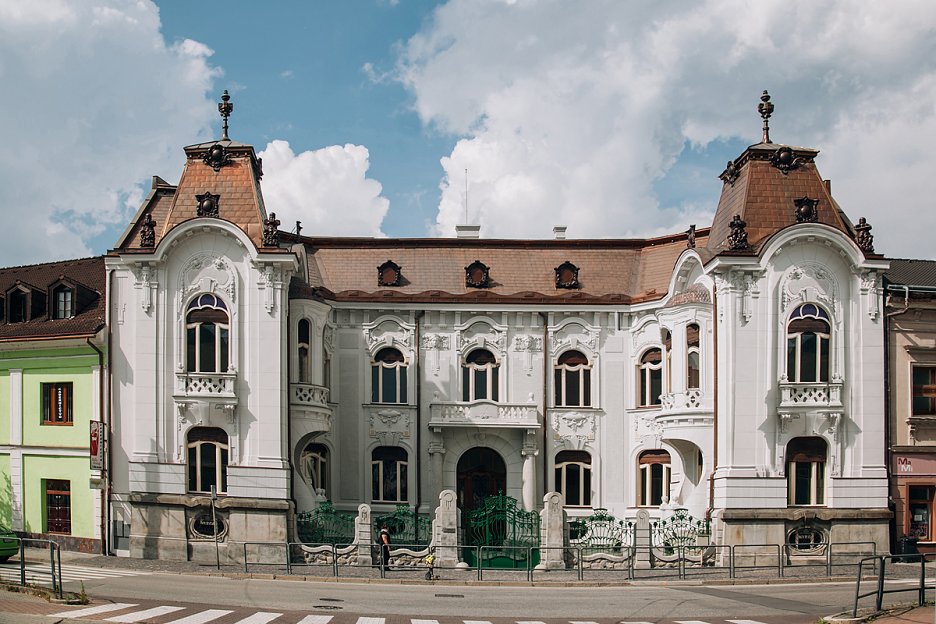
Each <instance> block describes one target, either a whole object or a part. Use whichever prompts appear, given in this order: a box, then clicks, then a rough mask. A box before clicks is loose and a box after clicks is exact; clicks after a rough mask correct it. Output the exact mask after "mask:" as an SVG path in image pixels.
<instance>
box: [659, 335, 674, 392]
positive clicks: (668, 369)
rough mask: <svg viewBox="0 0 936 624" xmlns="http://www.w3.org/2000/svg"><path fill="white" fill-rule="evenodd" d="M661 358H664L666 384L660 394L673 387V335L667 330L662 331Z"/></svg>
mask: <svg viewBox="0 0 936 624" xmlns="http://www.w3.org/2000/svg"><path fill="white" fill-rule="evenodd" d="M663 356H664V357H665V358H666V366H665V367H664V372H665V373H666V384H665V385H664V386H663V388H661V389H660V392H661V393H662V392H664V391H665V392H669V391H670V388H672V387H673V333H672V332H671V331H670V330H668V329H664V330H663Z"/></svg>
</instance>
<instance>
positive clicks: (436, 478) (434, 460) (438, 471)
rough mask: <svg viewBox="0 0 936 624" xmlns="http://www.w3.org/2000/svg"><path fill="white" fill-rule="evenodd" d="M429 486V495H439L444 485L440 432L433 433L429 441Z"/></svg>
mask: <svg viewBox="0 0 936 624" xmlns="http://www.w3.org/2000/svg"><path fill="white" fill-rule="evenodd" d="M427 450H428V451H429V472H430V474H429V487H431V488H432V491H431V492H430V496H436V495H439V496H441V494H442V488H443V487H445V483H444V482H443V477H442V463H443V460H444V459H445V446H444V445H443V443H442V434H440V433H433V434H432V439H431V440H430V441H429V448H428V449H427Z"/></svg>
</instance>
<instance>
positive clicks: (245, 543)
mask: <svg viewBox="0 0 936 624" xmlns="http://www.w3.org/2000/svg"><path fill="white" fill-rule="evenodd" d="M244 574H247V542H244Z"/></svg>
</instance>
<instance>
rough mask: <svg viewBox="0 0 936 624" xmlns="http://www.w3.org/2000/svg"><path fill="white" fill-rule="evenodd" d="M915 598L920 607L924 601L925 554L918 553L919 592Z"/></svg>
mask: <svg viewBox="0 0 936 624" xmlns="http://www.w3.org/2000/svg"><path fill="white" fill-rule="evenodd" d="M917 598H918V603H919V606H921V607H922V606H923V604H924V603H925V602H926V555H920V592H919V595H918V596H917Z"/></svg>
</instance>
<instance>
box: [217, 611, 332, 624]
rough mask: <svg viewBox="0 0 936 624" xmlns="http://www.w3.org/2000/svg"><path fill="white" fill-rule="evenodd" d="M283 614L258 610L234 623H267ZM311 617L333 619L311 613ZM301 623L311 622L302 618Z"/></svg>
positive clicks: (328, 616)
mask: <svg viewBox="0 0 936 624" xmlns="http://www.w3.org/2000/svg"><path fill="white" fill-rule="evenodd" d="M281 615H283V614H282V613H270V612H268V611H258V612H257V613H254V614H253V615H249V616H247V617H245V618H244V619H243V620H237V621H236V622H234V624H267V622H272V621H273V620H275V619H276V618H278V617H279V616H281ZM309 617H325V618H328V620H330V619H331V616H330V615H320V616H315V615H310V616H309ZM328 620H325V622H322V624H326V623H327V622H328ZM299 624H309V623H307V622H306V621H305V620H302V621H301V622H299Z"/></svg>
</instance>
